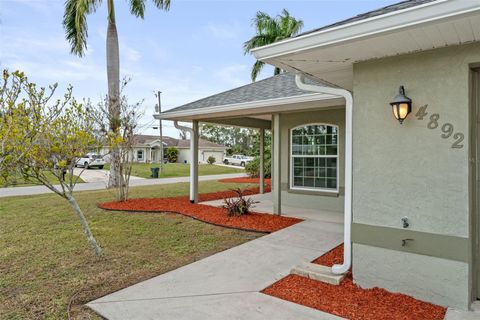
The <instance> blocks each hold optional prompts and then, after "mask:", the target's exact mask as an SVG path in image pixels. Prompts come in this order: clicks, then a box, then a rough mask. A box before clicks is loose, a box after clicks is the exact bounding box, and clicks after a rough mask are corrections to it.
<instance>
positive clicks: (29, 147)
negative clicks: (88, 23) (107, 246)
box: [0, 71, 102, 256]
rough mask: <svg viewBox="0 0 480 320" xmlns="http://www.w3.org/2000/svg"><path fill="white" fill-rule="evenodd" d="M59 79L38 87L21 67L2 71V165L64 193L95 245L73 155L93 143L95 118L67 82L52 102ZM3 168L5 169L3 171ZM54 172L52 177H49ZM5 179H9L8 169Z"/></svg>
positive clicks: (81, 152) (0, 133)
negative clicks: (79, 196)
mask: <svg viewBox="0 0 480 320" xmlns="http://www.w3.org/2000/svg"><path fill="white" fill-rule="evenodd" d="M56 88H57V85H53V86H50V88H49V90H48V91H47V90H46V89H45V88H40V89H38V88H37V86H36V85H35V84H34V83H31V82H29V81H28V79H27V78H26V77H25V75H24V74H23V73H21V72H14V73H13V74H9V73H8V72H7V71H4V72H3V86H2V89H1V91H0V114H1V115H2V118H1V121H0V141H1V142H2V150H1V152H2V156H1V161H0V163H1V165H0V166H1V167H2V168H3V167H7V168H8V169H9V172H19V173H20V174H21V175H22V176H23V177H24V178H25V179H28V180H31V181H34V182H37V183H39V184H42V185H44V186H46V187H47V188H49V189H50V190H51V191H53V192H55V193H56V194H58V195H59V196H61V197H62V198H64V199H66V200H67V201H68V203H69V204H70V205H71V207H72V208H73V210H74V212H75V214H76V216H77V217H78V219H79V220H80V224H81V225H82V228H83V232H84V233H85V235H86V237H87V240H88V242H89V244H90V245H91V246H92V248H93V249H94V250H95V253H96V254H97V255H98V256H100V255H101V254H102V249H101V248H100V246H99V245H98V243H97V241H96V240H95V237H94V236H93V234H92V231H91V229H90V227H89V225H88V222H87V220H86V218H85V215H84V214H83V212H82V210H81V208H80V206H79V205H78V203H77V201H76V199H75V197H74V196H73V190H74V188H75V185H76V183H77V181H78V176H75V175H74V174H73V170H74V167H75V160H76V159H77V158H78V157H80V156H81V155H83V154H85V153H87V152H88V151H90V150H92V149H94V148H95V147H97V145H98V141H97V139H96V138H95V135H94V133H93V132H94V119H93V117H92V116H91V112H90V111H89V110H88V108H87V107H85V106H84V105H82V104H80V103H78V102H77V101H75V99H74V98H73V97H72V88H71V87H69V88H68V90H67V92H66V93H65V95H64V97H63V99H61V100H60V99H59V100H57V101H55V102H53V103H50V99H51V97H52V96H53V94H54V92H55V89H56ZM2 172H3V171H2ZM52 177H53V181H52ZM3 178H4V179H8V177H7V176H6V175H4V176H3Z"/></svg>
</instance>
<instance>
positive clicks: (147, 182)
mask: <svg viewBox="0 0 480 320" xmlns="http://www.w3.org/2000/svg"><path fill="white" fill-rule="evenodd" d="M237 177H245V174H244V173H229V174H216V175H210V176H200V177H199V178H198V180H199V181H208V180H219V179H225V178H237ZM188 181H189V177H177V178H161V179H134V180H131V181H130V186H131V187H138V186H151V185H156V184H169V183H178V182H188ZM102 189H106V183H105V182H103V181H102V182H89V183H79V184H77V186H76V187H75V191H87V190H102ZM51 192H52V191H50V190H49V189H48V188H46V187H44V186H31V187H14V188H0V198H1V197H12V196H29V195H35V194H44V193H51Z"/></svg>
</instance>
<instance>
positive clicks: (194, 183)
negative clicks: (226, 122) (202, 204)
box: [190, 120, 198, 203]
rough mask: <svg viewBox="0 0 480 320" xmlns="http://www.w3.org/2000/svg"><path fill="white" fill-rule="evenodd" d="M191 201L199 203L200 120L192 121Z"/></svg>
mask: <svg viewBox="0 0 480 320" xmlns="http://www.w3.org/2000/svg"><path fill="white" fill-rule="evenodd" d="M190 156H191V157H190V202H191V203H198V121H195V120H194V121H192V132H191V133H190Z"/></svg>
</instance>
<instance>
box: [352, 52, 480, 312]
mask: <svg viewBox="0 0 480 320" xmlns="http://www.w3.org/2000/svg"><path fill="white" fill-rule="evenodd" d="M477 62H480V44H471V45H464V46H457V47H449V48H443V49H437V50H432V51H428V52H423V53H417V54H410V55H403V56H398V57H392V58H385V59H379V60H374V61H368V62H362V63H357V64H356V65H355V66H354V112H353V132H354V133H353V135H354V138H353V159H354V160H353V222H354V223H358V224H365V225H373V226H379V227H391V228H402V223H401V218H402V217H404V216H406V217H408V219H409V222H410V227H409V230H412V231H421V232H425V233H432V234H437V235H446V236H455V237H461V238H468V237H469V227H470V226H469V221H470V217H469V185H468V183H469V177H468V157H469V148H468V146H469V142H468V133H469V132H468V131H469V65H470V64H471V63H477ZM400 85H404V86H405V89H406V94H407V96H409V97H410V98H411V99H412V100H413V110H412V113H411V114H410V115H409V116H408V118H407V119H406V120H405V122H404V124H403V125H400V124H399V123H398V121H397V120H395V119H394V118H393V116H392V112H391V108H390V106H389V102H390V100H391V99H392V98H393V96H394V95H395V94H396V93H397V91H398V87H399V86H400ZM425 104H428V107H427V112H428V115H427V116H426V117H425V119H423V120H418V119H417V118H416V117H415V113H416V112H417V111H418V108H419V107H421V106H423V105H425ZM434 113H436V114H438V115H439V117H440V118H439V120H438V123H439V127H438V128H437V129H429V128H427V125H428V123H429V122H430V119H429V118H430V116H431V115H432V114H434ZM447 122H448V123H451V124H452V125H453V126H454V132H455V133H456V132H461V133H463V134H464V136H465V139H464V141H463V142H462V144H463V146H464V147H463V148H461V149H454V148H452V147H451V146H452V143H453V142H454V139H453V137H450V138H448V139H444V138H442V137H441V133H442V132H441V130H440V128H441V126H442V125H443V124H444V123H447ZM432 126H434V125H432ZM387 236H388V235H387ZM418 241H428V240H425V239H423V238H422V240H418ZM354 242H355V239H354ZM353 257H354V260H353V274H354V279H355V281H356V282H357V283H358V284H359V285H361V286H364V287H373V286H379V287H384V288H386V289H389V290H392V291H398V292H404V293H407V294H411V295H413V296H415V297H418V298H420V299H424V300H428V301H432V302H434V303H439V304H443V305H449V306H456V307H461V308H466V307H467V306H468V303H469V299H470V298H469V296H468V292H469V286H470V283H469V279H470V275H469V273H468V263H467V262H459V261H450V260H448V259H443V258H437V257H428V256H426V255H417V254H413V253H406V252H401V251H398V250H397V251H395V250H387V249H385V248H379V247H375V246H367V245H354V255H353ZM453 280H454V281H453ZM440 282H443V283H444V284H440ZM452 286H455V288H453V287H452ZM449 288H450V289H449Z"/></svg>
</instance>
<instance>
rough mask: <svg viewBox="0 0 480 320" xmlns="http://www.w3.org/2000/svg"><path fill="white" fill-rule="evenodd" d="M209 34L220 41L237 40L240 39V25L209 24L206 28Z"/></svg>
mask: <svg viewBox="0 0 480 320" xmlns="http://www.w3.org/2000/svg"><path fill="white" fill-rule="evenodd" d="M206 29H207V31H208V33H209V34H211V35H212V36H214V37H215V38H217V39H220V40H235V41H237V40H238V38H239V30H238V24H233V25H228V26H226V25H217V24H213V23H209V24H208V25H207V27H206Z"/></svg>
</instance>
